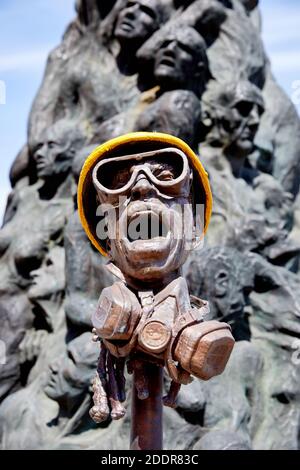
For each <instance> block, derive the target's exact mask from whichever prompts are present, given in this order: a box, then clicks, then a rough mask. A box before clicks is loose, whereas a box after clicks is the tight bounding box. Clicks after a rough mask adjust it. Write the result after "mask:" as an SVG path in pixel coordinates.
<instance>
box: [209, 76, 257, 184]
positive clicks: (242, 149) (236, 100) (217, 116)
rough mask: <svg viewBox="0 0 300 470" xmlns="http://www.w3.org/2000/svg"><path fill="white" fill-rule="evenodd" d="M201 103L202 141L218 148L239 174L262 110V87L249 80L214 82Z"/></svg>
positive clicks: (252, 141)
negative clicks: (202, 108)
mask: <svg viewBox="0 0 300 470" xmlns="http://www.w3.org/2000/svg"><path fill="white" fill-rule="evenodd" d="M203 103H204V106H205V109H204V110H203V123H204V126H205V127H206V129H207V130H206V137H205V144H207V145H208V146H209V147H212V148H219V149H220V150H221V153H222V154H223V155H224V157H226V158H227V159H228V161H229V162H230V165H231V168H232V172H233V174H234V176H235V177H240V176H242V172H243V170H244V172H245V171H246V170H245V165H246V163H247V161H246V159H247V157H248V156H249V155H250V154H251V152H252V151H253V149H254V138H255V135H256V133H257V131H258V127H259V123H260V117H261V115H262V113H263V111H264V101H263V98H262V94H261V91H260V90H259V89H258V88H257V87H256V86H255V85H253V84H252V83H250V82H248V81H235V82H226V83H221V82H220V83H218V82H214V83H211V84H210V87H209V88H208V90H207V92H206V93H205V95H204V96H203ZM202 148H203V146H202ZM220 158H221V157H220ZM254 175H255V176H256V175H257V172H256V173H255V172H254Z"/></svg>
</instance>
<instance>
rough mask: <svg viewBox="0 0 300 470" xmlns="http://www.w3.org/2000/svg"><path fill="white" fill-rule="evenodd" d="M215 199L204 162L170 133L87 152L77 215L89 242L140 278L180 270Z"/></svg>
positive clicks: (139, 136) (147, 279) (134, 136)
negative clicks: (88, 153) (88, 154)
mask: <svg viewBox="0 0 300 470" xmlns="http://www.w3.org/2000/svg"><path fill="white" fill-rule="evenodd" d="M211 205H212V201H211V192H210V187H209V182H208V177H207V174H206V172H205V170H204V168H203V167H202V165H201V163H200V161H199V160H198V158H197V157H196V155H195V154H194V153H193V151H192V150H191V149H190V148H189V147H188V145H187V144H185V143H184V142H183V141H182V140H180V139H178V138H176V137H173V136H170V135H168V134H159V133H153V134H152V133H142V132H140V133H133V134H128V135H126V136H122V137H119V138H117V139H113V140H112V141H109V142H107V143H106V144H104V145H103V146H100V147H98V149H96V150H95V151H94V152H93V153H92V154H91V156H90V157H89V158H88V160H87V161H86V163H85V165H84V167H83V169H82V172H81V176H80V180H79V187H78V206H79V213H80V217H81V222H82V224H83V227H84V228H85V230H86V232H87V234H88V236H89V238H90V240H91V241H92V243H93V244H94V245H95V246H96V248H97V249H98V250H99V251H100V252H102V253H103V254H108V255H109V257H110V258H111V260H112V261H113V263H114V264H115V265H116V266H117V267H118V268H120V270H121V271H122V273H123V274H124V275H125V276H126V277H127V278H131V279H137V280H138V281H144V282H154V281H158V282H159V281H161V280H162V279H163V278H167V277H168V276H170V275H172V274H175V273H178V270H179V269H180V267H181V266H182V265H183V263H184V262H185V261H186V259H187V256H188V254H189V252H190V251H191V250H192V249H193V248H194V247H195V245H196V244H197V242H198V240H199V239H200V238H201V236H202V235H203V232H205V230H206V228H207V225H208V223H209V218H210V212H211ZM97 206H98V207H97ZM96 212H97V215H98V217H99V216H100V220H99V218H98V221H97V218H96V216H95V215H96ZM97 222H98V223H97Z"/></svg>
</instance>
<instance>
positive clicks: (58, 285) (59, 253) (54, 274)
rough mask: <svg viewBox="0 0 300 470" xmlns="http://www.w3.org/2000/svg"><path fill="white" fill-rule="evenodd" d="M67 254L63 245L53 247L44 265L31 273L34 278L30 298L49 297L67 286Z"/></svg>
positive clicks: (29, 293) (29, 292)
mask: <svg viewBox="0 0 300 470" xmlns="http://www.w3.org/2000/svg"><path fill="white" fill-rule="evenodd" d="M64 273H65V254H64V249H63V248H61V247H55V248H53V249H52V250H51V251H50V252H49V253H48V254H47V256H46V257H45V259H44V261H43V263H42V266H41V267H40V268H39V269H36V270H35V271H31V273H30V275H31V277H32V279H33V281H32V285H31V287H30V289H29V291H28V296H29V298H30V299H48V298H51V297H52V296H53V295H56V294H59V293H60V292H62V291H63V290H64V288H65V274H64Z"/></svg>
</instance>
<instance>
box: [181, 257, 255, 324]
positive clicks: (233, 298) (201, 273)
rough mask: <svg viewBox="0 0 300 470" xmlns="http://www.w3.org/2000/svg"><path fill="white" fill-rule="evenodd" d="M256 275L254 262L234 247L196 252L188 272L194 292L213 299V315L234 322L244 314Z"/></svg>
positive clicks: (211, 305) (211, 302)
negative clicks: (251, 263)
mask: <svg viewBox="0 0 300 470" xmlns="http://www.w3.org/2000/svg"><path fill="white" fill-rule="evenodd" d="M253 278H254V274H253V271H252V267H251V265H250V263H249V262H248V261H247V260H245V257H244V256H243V255H242V254H241V253H239V252H238V251H237V250H234V249H231V248H210V249H206V250H202V251H199V252H196V253H195V258H193V260H192V262H191V265H190V266H189V268H188V273H187V280H188V283H189V286H190V289H191V292H192V293H193V294H195V295H198V296H202V297H205V298H207V299H208V300H209V303H210V309H211V316H212V318H214V319H217V320H218V319H219V320H221V321H225V322H227V323H229V324H231V325H233V324H234V323H235V322H236V321H238V320H239V319H240V318H241V317H242V316H243V315H244V308H245V306H246V304H247V298H248V295H249V293H250V291H251V289H252V287H253Z"/></svg>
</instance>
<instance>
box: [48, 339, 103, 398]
mask: <svg viewBox="0 0 300 470" xmlns="http://www.w3.org/2000/svg"><path fill="white" fill-rule="evenodd" d="M98 352H99V351H98V348H97V346H96V345H95V344H93V343H92V341H91V335H90V334H89V333H83V334H82V335H81V336H79V337H78V338H76V339H74V340H73V341H71V342H70V343H69V344H68V347H67V354H66V355H65V356H63V357H62V358H59V360H57V361H55V362H53V363H52V364H51V365H50V376H49V380H48V383H47V385H46V387H45V393H46V395H47V396H48V397H49V398H52V399H53V400H57V401H61V400H68V401H70V400H71V401H72V400H74V401H75V400H76V399H77V398H79V397H80V396H81V395H82V393H83V392H84V391H85V390H87V389H88V387H89V384H90V381H91V379H92V376H93V372H94V370H95V366H96V363H97V357H98Z"/></svg>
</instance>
